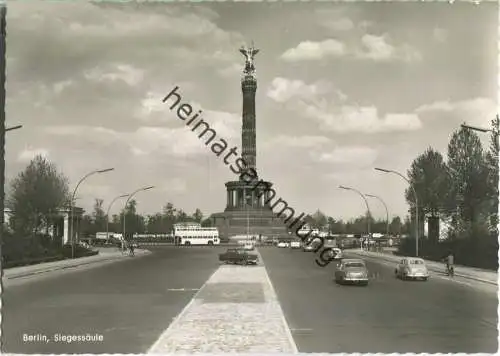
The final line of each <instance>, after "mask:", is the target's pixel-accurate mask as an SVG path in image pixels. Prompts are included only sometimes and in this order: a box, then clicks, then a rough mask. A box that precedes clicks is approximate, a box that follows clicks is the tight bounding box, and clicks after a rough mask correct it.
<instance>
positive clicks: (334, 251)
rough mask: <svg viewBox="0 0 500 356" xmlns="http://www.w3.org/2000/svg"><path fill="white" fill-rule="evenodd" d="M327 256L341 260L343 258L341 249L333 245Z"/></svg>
mask: <svg viewBox="0 0 500 356" xmlns="http://www.w3.org/2000/svg"><path fill="white" fill-rule="evenodd" d="M329 258H331V259H333V260H341V259H342V258H344V254H343V253H342V250H341V249H340V248H338V247H334V248H332V249H331V250H330V256H329Z"/></svg>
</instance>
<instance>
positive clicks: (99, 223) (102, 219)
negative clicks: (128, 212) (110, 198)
mask: <svg viewBox="0 0 500 356" xmlns="http://www.w3.org/2000/svg"><path fill="white" fill-rule="evenodd" d="M103 202H104V201H103V200H102V199H96V200H95V203H94V212H93V213H92V223H93V230H94V233H96V232H101V231H105V230H106V213H105V212H104V210H103V208H102V203H103Z"/></svg>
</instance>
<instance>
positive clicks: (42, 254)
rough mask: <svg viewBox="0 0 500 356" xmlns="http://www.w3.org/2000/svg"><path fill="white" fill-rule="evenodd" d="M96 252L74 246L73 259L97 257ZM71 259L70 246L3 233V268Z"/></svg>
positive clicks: (47, 239) (34, 237) (37, 236)
mask: <svg viewBox="0 0 500 356" xmlns="http://www.w3.org/2000/svg"><path fill="white" fill-rule="evenodd" d="M98 253H99V252H98V251H93V250H90V249H87V248H85V247H83V246H80V245H75V255H74V256H75V257H76V258H78V257H86V256H94V255H97V254H98ZM65 258H71V245H65V246H61V245H60V242H58V241H57V240H56V241H54V240H53V239H51V238H50V237H48V236H46V235H35V236H28V237H21V236H15V235H13V234H12V233H10V232H8V231H4V234H3V245H2V265H3V267H4V268H11V267H18V266H26V265H32V264H37V263H44V262H53V261H58V260H62V259H65Z"/></svg>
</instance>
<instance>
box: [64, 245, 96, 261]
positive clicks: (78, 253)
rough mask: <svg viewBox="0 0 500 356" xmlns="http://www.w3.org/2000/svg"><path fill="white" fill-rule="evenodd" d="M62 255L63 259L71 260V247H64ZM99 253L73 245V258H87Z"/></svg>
mask: <svg viewBox="0 0 500 356" xmlns="http://www.w3.org/2000/svg"><path fill="white" fill-rule="evenodd" d="M61 252H62V255H63V256H64V257H65V258H71V256H72V251H71V245H69V244H68V245H64V246H63V247H62V249H61ZM98 253H99V251H94V250H91V249H88V248H85V247H83V246H81V245H75V247H74V256H75V258H79V257H87V256H95V255H97V254H98Z"/></svg>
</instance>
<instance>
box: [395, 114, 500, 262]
mask: <svg viewBox="0 0 500 356" xmlns="http://www.w3.org/2000/svg"><path fill="white" fill-rule="evenodd" d="M491 124H492V127H493V130H492V133H491V137H490V144H489V147H488V149H486V150H485V149H483V147H482V144H481V141H480V139H479V136H478V135H477V134H476V133H475V132H474V131H473V130H471V129H469V128H467V127H461V128H460V129H459V130H456V131H455V132H454V133H453V134H452V136H451V139H450V141H449V143H448V150H447V159H446V160H445V158H444V157H443V156H442V155H441V153H439V152H438V151H436V150H435V149H433V148H432V147H429V148H428V149H427V150H426V151H425V152H423V153H422V154H420V155H419V156H418V157H417V158H415V160H414V161H413V163H412V165H411V167H410V169H409V170H408V177H409V179H410V183H411V187H410V188H408V189H407V190H406V200H407V202H408V203H409V204H410V206H411V209H410V214H411V215H412V216H414V215H415V211H416V209H415V206H416V204H415V199H414V196H413V192H412V189H414V190H415V191H416V195H417V197H418V208H419V215H420V216H421V217H426V218H427V220H428V221H438V219H439V220H442V221H446V222H447V223H448V226H449V230H448V240H447V241H446V242H443V243H441V244H439V243H437V241H435V240H427V241H426V240H423V241H422V253H423V254H427V255H434V257H436V258H437V257H438V256H440V255H441V256H442V254H444V253H446V252H445V250H452V251H455V253H456V254H457V260H458V261H459V262H460V260H462V261H464V260H465V259H467V260H468V263H469V264H472V265H478V266H479V265H481V266H484V265H488V266H490V267H492V268H496V267H495V266H496V264H497V250H498V238H497V237H498V230H497V224H498V173H499V172H498V127H499V119H498V117H497V118H495V119H494V120H492V122H491ZM422 220H423V219H422ZM414 246H415V244H414V243H410V242H409V243H408V244H405V245H404V246H402V248H403V249H405V251H403V252H405V253H414V252H415V247H414Z"/></svg>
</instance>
